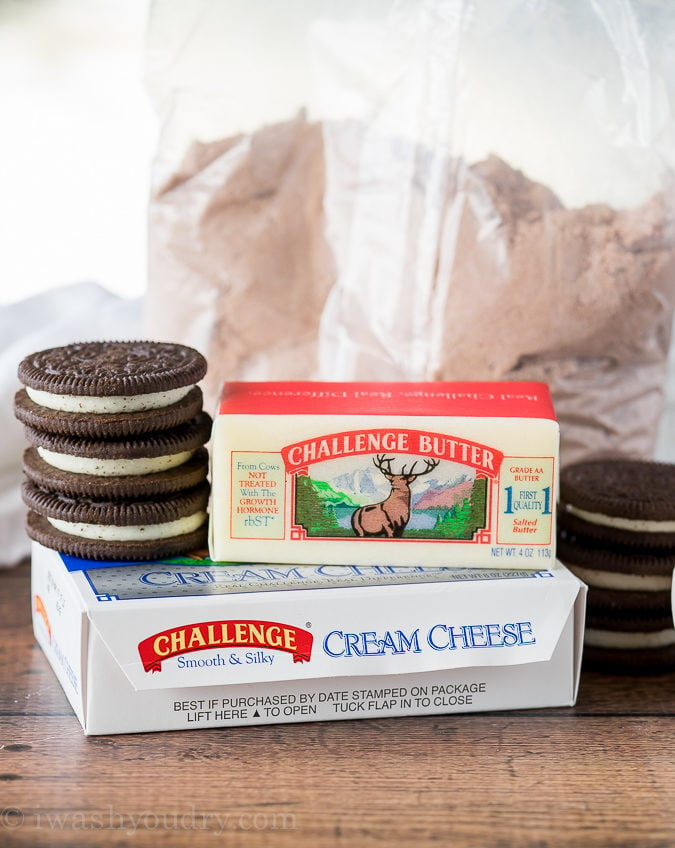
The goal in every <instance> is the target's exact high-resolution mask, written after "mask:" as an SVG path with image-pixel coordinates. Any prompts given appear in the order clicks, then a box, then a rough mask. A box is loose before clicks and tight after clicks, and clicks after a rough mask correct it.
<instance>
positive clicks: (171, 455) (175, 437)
mask: <svg viewBox="0 0 675 848" xmlns="http://www.w3.org/2000/svg"><path fill="white" fill-rule="evenodd" d="M211 423H212V422H211V417H210V416H209V415H208V413H206V412H200V413H199V414H198V415H196V416H195V417H194V418H193V419H192V420H191V421H188V422H187V423H186V424H181V425H180V426H179V427H174V428H173V429H172V430H165V431H160V432H157V433H148V434H145V435H139V436H137V437H135V438H127V439H82V438H78V437H76V436H61V435H56V434H54V433H45V432H44V431H42V430H36V429H35V428H33V427H24V430H25V433H26V438H27V439H28V441H29V442H30V443H31V445H32V446H33V447H34V448H35V449H36V452H37V453H38V455H39V456H40V458H41V459H42V460H43V461H44V462H46V463H47V464H48V465H51V466H52V467H54V468H57V469H59V470H61V471H64V472H68V473H69V474H73V475H78V474H83V475H91V476H97V477H129V476H138V477H140V476H144V475H146V474H158V473H160V472H162V471H168V470H170V469H172V468H179V467H180V466H182V465H183V464H184V463H185V462H187V461H188V460H189V459H190V458H191V457H192V456H193V455H194V453H195V452H196V451H197V450H199V448H201V447H202V445H204V444H205V443H206V442H207V441H208V440H209V436H210V433H211Z"/></svg>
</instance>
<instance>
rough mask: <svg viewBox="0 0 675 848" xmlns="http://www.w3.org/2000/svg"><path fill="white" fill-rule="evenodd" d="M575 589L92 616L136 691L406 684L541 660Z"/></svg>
mask: <svg viewBox="0 0 675 848" xmlns="http://www.w3.org/2000/svg"><path fill="white" fill-rule="evenodd" d="M162 567H163V568H165V569H166V568H168V567H165V566H162ZM237 567H238V568H242V567H243V566H237ZM474 571H476V570H474ZM165 573H167V572H165ZM490 574H494V572H490ZM581 585H582V584H580V582H579V581H578V580H577V579H576V578H575V577H574V576H573V575H571V574H570V573H569V572H568V571H567V570H565V569H564V568H562V567H560V566H557V567H555V568H553V569H551V570H544V571H538V572H535V571H532V572H529V573H528V574H527V576H526V577H524V576H521V577H516V578H514V577H509V575H508V573H504V572H502V573H501V575H500V578H494V577H492V578H491V579H488V580H478V579H459V580H451V579H449V580H446V581H444V582H439V583H435V584H434V585H433V586H429V585H425V584H424V583H416V584H405V585H374V586H369V585H365V586H362V587H361V588H360V590H359V591H358V592H354V590H353V589H352V588H321V589H297V590H294V591H285V592H284V591H281V592H244V593H238V594H231V593H230V594H225V595H202V596H197V597H189V598H173V599H171V600H170V601H169V600H167V599H164V602H163V603H158V602H157V600H154V601H148V600H147V599H146V600H141V599H137V600H129V601H127V602H126V603H125V604H124V605H123V608H122V605H121V604H117V603H114V602H113V603H110V604H98V605H95V606H90V609H89V617H90V619H91V624H92V627H93V628H94V629H95V630H96V631H97V633H98V634H99V635H100V637H101V639H102V640H103V641H104V642H105V644H106V646H107V648H108V649H109V651H110V653H111V655H112V656H113V657H114V658H115V660H116V662H117V663H118V664H119V666H120V667H121V669H122V670H123V671H124V673H125V675H126V676H127V678H128V679H129V681H130V682H131V684H132V686H133V687H134V688H135V689H137V690H146V689H164V688H182V687H195V686H216V685H218V686H220V685H223V684H241V683H263V682H266V681H269V682H272V681H292V680H302V679H311V678H326V677H347V676H348V677H355V676H362V675H369V676H371V675H388V674H405V673H413V672H415V673H418V672H423V671H435V670H442V669H454V668H468V667H471V666H485V667H489V666H509V665H518V664H524V663H535V662H544V661H547V660H549V659H550V657H551V655H552V654H553V651H554V649H555V647H556V645H557V643H558V640H559V638H560V636H561V633H562V632H563V628H564V627H565V625H566V623H567V622H568V620H569V617H570V614H571V612H572V608H573V606H574V604H575V602H576V601H577V598H578V596H579V592H580V586H581ZM141 607H142V612H140V610H139V608H141Z"/></svg>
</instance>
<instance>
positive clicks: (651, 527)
mask: <svg viewBox="0 0 675 848" xmlns="http://www.w3.org/2000/svg"><path fill="white" fill-rule="evenodd" d="M567 509H568V510H569V511H570V512H571V513H572V514H573V515H576V516H578V517H579V518H583V519H584V521H588V522H590V523H591V524H600V525H602V526H603V527H616V528H617V529H619V530H632V531H633V532H635V533H673V532H675V521H650V520H648V519H643V518H622V517H620V516H617V515H603V513H601V512H587V511H586V510H585V509H578V508H577V507H575V506H570V505H569V504H568V505H567Z"/></svg>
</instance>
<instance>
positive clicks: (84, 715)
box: [32, 543, 586, 734]
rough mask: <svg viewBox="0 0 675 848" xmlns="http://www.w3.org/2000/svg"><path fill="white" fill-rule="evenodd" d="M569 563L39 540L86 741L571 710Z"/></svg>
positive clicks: (576, 651) (53, 619) (37, 620)
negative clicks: (150, 552) (126, 547)
mask: <svg viewBox="0 0 675 848" xmlns="http://www.w3.org/2000/svg"><path fill="white" fill-rule="evenodd" d="M585 596H586V587H585V586H584V585H583V584H582V583H581V582H580V581H579V580H578V579H577V578H576V577H574V576H573V575H572V574H571V573H570V572H569V571H567V570H566V569H565V568H564V567H563V566H562V565H560V564H558V563H555V562H552V563H551V564H550V565H549V567H548V568H544V569H540V570H528V569H518V570H516V569H512V570H503V569H485V568H483V569H480V568H462V567H446V566H434V565H430V566H412V567H411V566H390V565H380V566H335V565H325V564H321V565H316V564H315V565H308V564H300V565H292V566H290V565H289V566H284V565H278V564H274V565H272V564H267V565H263V564H258V565H245V564H242V565H223V564H220V563H214V562H212V561H210V560H209V559H208V558H204V559H201V558H199V557H198V556H196V555H195V556H194V557H185V558H177V559H173V560H168V561H164V562H156V563H152V562H150V563H124V564H120V563H112V562H111V563H105V562H103V563H102V562H90V561H88V560H80V559H75V558H73V557H68V556H65V555H63V554H60V553H58V552H56V551H54V550H50V549H47V548H44V547H41V546H40V545H39V544H37V543H34V544H33V549H32V606H33V626H34V632H35V636H36V638H37V640H38V642H39V644H40V646H41V647H42V649H43V651H44V653H45V655H46V657H47V658H48V660H49V662H50V663H51V665H52V667H53V669H54V672H55V673H56V676H57V677H58V679H59V681H60V683H61V685H62V687H63V690H64V692H65V693H66V695H67V697H68V699H69V701H70V703H71V705H72V707H73V710H74V711H75V714H76V715H77V717H78V719H79V721H80V722H81V724H82V727H83V728H84V731H85V732H86V733H87V734H108V733H131V732H140V731H154V730H179V729H190V728H201V727H221V726H222V727H226V726H232V725H248V724H265V723H275V722H299V721H313V720H331V719H350V718H372V717H378V718H383V717H389V716H404V715H424V714H432V713H451V712H480V711H485V710H507V709H520V708H529V707H555V706H567V705H571V704H573V703H574V701H575V699H576V695H577V688H578V684H579V670H580V664H581V651H582V644H583V630H584V614H585Z"/></svg>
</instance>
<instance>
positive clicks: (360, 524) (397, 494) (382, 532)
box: [352, 454, 440, 539]
mask: <svg viewBox="0 0 675 848" xmlns="http://www.w3.org/2000/svg"><path fill="white" fill-rule="evenodd" d="M393 460H394V457H393V456H385V455H384V454H377V455H376V456H375V457H373V464H374V465H375V468H377V470H378V471H380V472H381V473H382V474H383V475H384V476H385V478H386V479H387V481H388V482H389V483H390V485H391V492H389V496H388V497H386V498H385V499H384V500H383V501H380V503H374V504H367V505H366V506H360V507H359V508H358V509H356V510H354V512H353V514H352V528H353V530H354V532H355V533H356V535H357V536H359V537H361V538H363V537H364V536H384V537H386V538H388V539H398V538H400V537H401V536H402V535H403V531H404V530H405V527H406V524H407V523H408V521H409V519H410V484H411V483H412V482H413V481H414V480H417V478H418V477H421V476H422V475H423V474H429V473H430V472H431V471H433V470H434V468H436V466H437V465H438V464H439V462H440V459H425V460H424V463H425V468H424V470H423V471H417V472H415V468H416V466H417V463H418V460H415V462H413V464H412V465H411V467H410V468H409V469H408V470H406V466H405V465H404V466H403V467H402V468H401V472H400V474H395V473H394V472H393V471H392V470H391V463H392V461H393Z"/></svg>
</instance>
